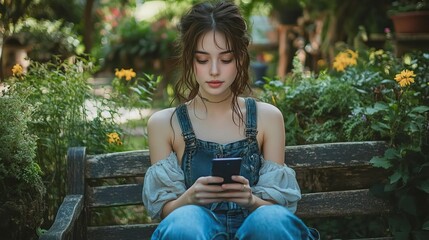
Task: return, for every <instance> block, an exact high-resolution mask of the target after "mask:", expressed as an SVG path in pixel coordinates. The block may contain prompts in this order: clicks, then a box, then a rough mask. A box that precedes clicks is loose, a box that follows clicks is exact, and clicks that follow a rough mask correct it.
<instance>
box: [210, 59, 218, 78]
mask: <svg viewBox="0 0 429 240" xmlns="http://www.w3.org/2000/svg"><path fill="white" fill-rule="evenodd" d="M210 75H211V76H217V75H219V69H218V65H217V62H216V61H212V64H211V67H210Z"/></svg>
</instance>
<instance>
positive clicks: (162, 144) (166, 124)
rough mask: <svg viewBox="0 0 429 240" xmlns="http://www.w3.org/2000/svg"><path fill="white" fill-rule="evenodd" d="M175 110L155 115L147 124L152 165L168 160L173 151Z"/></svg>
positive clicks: (159, 112) (161, 111) (167, 110)
mask: <svg viewBox="0 0 429 240" xmlns="http://www.w3.org/2000/svg"><path fill="white" fill-rule="evenodd" d="M173 114H174V108H167V109H164V110H160V111H158V112H155V113H153V114H152V115H151V116H150V118H149V120H148V123H147V133H148V140H149V152H150V160H151V162H152V164H154V163H156V162H157V161H159V160H161V159H164V158H166V157H167V156H168V155H169V154H170V153H171V151H172V149H173V147H172V144H171V142H172V138H173V130H172V125H171V124H172V123H173V122H174V121H172V117H173Z"/></svg>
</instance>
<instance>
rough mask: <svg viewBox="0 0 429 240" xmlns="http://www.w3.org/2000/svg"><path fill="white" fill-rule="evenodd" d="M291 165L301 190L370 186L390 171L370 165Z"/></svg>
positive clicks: (346, 188)
mask: <svg viewBox="0 0 429 240" xmlns="http://www.w3.org/2000/svg"><path fill="white" fill-rule="evenodd" d="M291 167H292V168H293V169H294V170H295V172H296V178H297V181H298V183H299V186H300V188H301V190H302V191H303V192H326V191H342V190H350V189H364V188H370V187H371V186H373V185H374V184H376V183H379V182H382V181H383V180H385V179H387V178H388V176H389V175H390V171H388V170H386V169H383V168H376V167H373V166H371V165H358V166H356V165H354V166H339V167H337V166H329V167H326V166H324V167H318V168H313V167H301V166H300V167H295V166H291Z"/></svg>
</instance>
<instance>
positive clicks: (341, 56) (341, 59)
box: [333, 49, 358, 72]
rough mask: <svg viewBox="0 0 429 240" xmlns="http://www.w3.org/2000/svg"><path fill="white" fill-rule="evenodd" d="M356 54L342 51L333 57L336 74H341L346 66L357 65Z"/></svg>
mask: <svg viewBox="0 0 429 240" xmlns="http://www.w3.org/2000/svg"><path fill="white" fill-rule="evenodd" d="M357 57H358V54H357V53H356V52H354V51H352V50H350V49H347V50H345V51H342V52H340V53H338V55H337V56H335V59H334V63H333V67H334V68H335V70H337V71H338V72H343V71H344V70H345V69H346V68H347V67H348V66H355V65H356V64H357Z"/></svg>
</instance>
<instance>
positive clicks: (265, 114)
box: [256, 102, 283, 119]
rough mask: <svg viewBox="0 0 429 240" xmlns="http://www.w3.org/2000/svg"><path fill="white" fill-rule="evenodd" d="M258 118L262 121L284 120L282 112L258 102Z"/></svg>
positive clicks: (267, 104)
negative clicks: (271, 119) (274, 118)
mask: <svg viewBox="0 0 429 240" xmlns="http://www.w3.org/2000/svg"><path fill="white" fill-rule="evenodd" d="M256 107H257V110H258V117H260V118H262V119H270V118H273V117H276V118H279V117H281V118H283V115H282V112H281V111H280V109H278V108H277V107H276V106H274V105H271V104H269V103H265V102H257V104H256Z"/></svg>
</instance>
